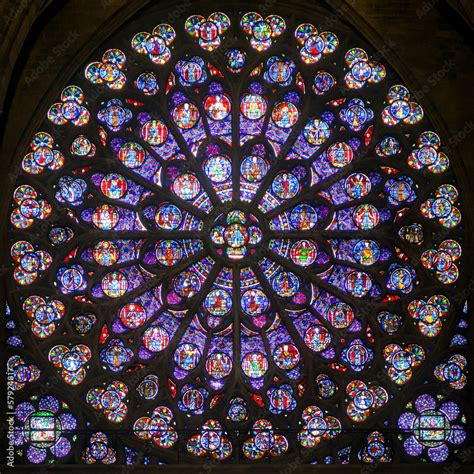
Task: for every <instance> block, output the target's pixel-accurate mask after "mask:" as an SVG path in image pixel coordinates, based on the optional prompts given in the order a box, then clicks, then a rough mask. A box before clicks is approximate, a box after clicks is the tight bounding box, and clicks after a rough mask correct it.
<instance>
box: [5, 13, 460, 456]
mask: <svg viewBox="0 0 474 474" xmlns="http://www.w3.org/2000/svg"><path fill="white" fill-rule="evenodd" d="M141 28H142V29H141V30H140V31H138V32H137V31H135V32H134V34H132V35H130V36H126V37H125V36H124V35H125V33H123V32H121V33H120V35H118V36H117V37H116V38H115V39H113V40H111V41H112V42H113V41H116V43H115V45H114V44H110V45H109V47H108V49H107V48H104V50H103V51H100V52H98V53H96V54H94V57H93V58H91V59H90V61H89V62H88V63H87V64H86V65H85V67H84V68H83V69H82V70H81V71H79V72H78V73H77V74H76V75H75V77H74V78H73V79H72V80H71V85H68V86H66V87H65V88H64V89H63V90H62V92H61V91H59V94H58V97H57V100H56V101H55V103H53V104H52V105H51V107H50V108H49V110H48V111H47V114H46V117H45V118H44V121H43V122H42V124H41V127H40V128H39V129H38V131H37V133H35V134H34V136H33V137H31V140H30V141H29V148H28V150H25V154H24V157H23V159H22V162H21V171H20V173H19V175H18V179H17V183H16V186H15V190H14V193H13V198H12V205H11V225H10V229H9V240H10V241H9V246H10V249H11V252H10V254H11V256H10V261H11V272H10V277H9V280H8V290H9V297H8V300H9V301H8V303H9V305H8V308H7V314H6V342H7V347H8V365H7V373H8V382H9V386H10V387H11V388H12V390H13V391H14V395H15V397H14V398H15V404H14V407H13V408H12V409H13V411H14V413H15V415H14V430H13V431H12V433H11V437H10V442H11V443H12V445H13V446H14V450H15V457H16V462H18V463H33V464H41V463H66V464H67V463H71V464H75V463H86V464H94V463H99V464H100V463H102V464H113V463H117V464H130V465H131V464H136V463H143V464H162V463H176V462H193V461H196V462H198V461H199V459H203V460H208V459H214V460H217V461H222V462H257V463H258V462H269V461H273V462H287V461H288V462H289V461H291V460H292V459H295V458H298V459H299V460H300V461H301V462H308V463H325V464H331V463H339V464H347V463H358V462H362V463H388V462H394V461H395V462H410V461H415V462H416V461H421V460H423V461H428V462H442V461H446V460H453V459H456V455H457V454H458V453H459V452H460V450H461V449H462V446H463V444H464V443H465V439H466V434H467V433H466V424H467V420H466V415H465V412H466V409H467V407H466V406H465V404H463V395H462V393H463V390H464V388H465V386H466V383H467V373H468V371H467V367H468V360H467V354H466V347H467V336H466V332H467V324H468V323H467V311H468V308H467V303H464V297H463V296H461V297H460V296H459V295H460V294H462V293H461V292H460V288H462V284H463V281H464V280H463V278H464V276H463V271H462V269H463V264H462V243H463V225H462V222H461V207H462V197H461V196H460V195H459V193H458V189H457V188H456V182H455V179H454V176H453V173H452V171H451V169H450V164H449V158H448V156H447V155H446V153H445V151H446V150H445V148H444V146H443V143H442V140H441V139H440V137H439V136H438V135H437V134H436V133H435V132H434V131H432V130H433V127H432V125H431V124H430V122H429V120H428V119H427V117H425V115H424V112H423V109H422V107H421V105H420V104H419V103H418V102H417V100H416V99H415V98H414V97H413V96H412V95H411V94H410V92H409V91H408V89H407V88H406V87H405V86H403V85H400V79H399V78H398V77H397V75H396V74H395V73H394V72H393V71H392V70H391V69H390V68H389V67H388V66H387V65H385V64H383V61H382V60H381V57H380V54H377V53H375V52H372V50H371V48H370V47H369V46H364V49H362V48H359V47H357V46H355V44H354V43H353V39H352V37H351V36H350V35H349V36H348V35H347V33H342V34H336V33H332V32H329V31H324V30H323V31H320V30H319V29H318V25H317V24H316V23H314V24H313V23H308V22H304V21H300V22H298V21H297V20H296V19H295V18H292V19H289V18H283V17H282V16H279V15H276V14H270V15H268V16H267V17H265V18H264V17H263V16H261V15H260V14H258V13H255V12H249V13H245V14H238V13H236V12H232V11H229V12H227V13H220V12H217V13H212V14H210V15H208V16H201V15H192V16H190V17H189V18H188V19H187V20H185V21H184V22H183V21H179V20H177V21H176V22H175V23H173V24H172V25H171V24H167V23H164V22H163V23H160V22H159V21H157V22H156V23H153V22H152V21H151V20H150V19H149V18H146V19H142V26H141ZM118 48H120V49H118ZM183 460H184V461H183ZM259 460H260V461H259Z"/></svg>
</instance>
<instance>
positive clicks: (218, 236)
mask: <svg viewBox="0 0 474 474" xmlns="http://www.w3.org/2000/svg"><path fill="white" fill-rule="evenodd" d="M211 240H212V242H213V243H214V244H215V246H216V252H217V253H218V254H219V255H222V256H225V257H227V258H228V259H230V260H233V261H238V260H242V259H243V258H244V257H246V256H248V255H249V254H252V253H253V252H254V251H255V248H256V246H257V245H258V244H259V243H260V242H261V240H262V230H261V229H260V226H259V223H258V220H257V219H256V217H255V216H254V215H252V214H249V213H246V212H244V211H242V210H238V209H235V210H232V211H230V212H228V213H226V214H221V215H219V216H218V217H217V219H216V220H215V221H214V225H213V227H212V229H211Z"/></svg>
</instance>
